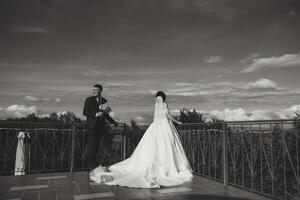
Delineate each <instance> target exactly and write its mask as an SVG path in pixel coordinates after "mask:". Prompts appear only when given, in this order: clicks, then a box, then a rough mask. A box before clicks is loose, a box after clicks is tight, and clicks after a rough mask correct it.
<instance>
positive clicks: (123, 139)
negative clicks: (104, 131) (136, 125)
mask: <svg viewBox="0 0 300 200" xmlns="http://www.w3.org/2000/svg"><path fill="white" fill-rule="evenodd" d="M126 131H127V126H126V124H124V129H123V134H122V141H123V155H122V156H123V160H125V159H126V144H127V141H126Z"/></svg>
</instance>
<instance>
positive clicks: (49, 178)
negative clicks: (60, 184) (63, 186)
mask: <svg viewBox="0 0 300 200" xmlns="http://www.w3.org/2000/svg"><path fill="white" fill-rule="evenodd" d="M65 178H67V175H60V176H41V177H36V180H52V179H65Z"/></svg>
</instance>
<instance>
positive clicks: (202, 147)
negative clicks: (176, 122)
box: [0, 120, 300, 199]
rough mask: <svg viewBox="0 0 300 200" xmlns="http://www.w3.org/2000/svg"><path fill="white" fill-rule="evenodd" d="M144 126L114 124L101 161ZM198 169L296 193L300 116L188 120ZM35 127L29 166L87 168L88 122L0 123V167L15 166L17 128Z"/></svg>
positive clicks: (187, 144) (183, 128)
mask: <svg viewBox="0 0 300 200" xmlns="http://www.w3.org/2000/svg"><path fill="white" fill-rule="evenodd" d="M145 129H146V127H145V128H144V129H142V130H141V129H139V130H135V131H138V133H133V132H134V131H133V130H130V131H128V129H127V126H126V125H125V124H121V125H120V126H119V127H118V128H117V129H110V131H111V132H113V134H111V136H112V138H111V140H112V143H111V144H112V145H111V149H110V150H107V149H100V151H99V154H98V155H99V156H98V161H99V163H102V164H103V163H104V164H112V163H114V162H118V161H120V160H123V159H125V158H127V157H128V156H129V155H130V154H131V152H132V151H133V150H134V149H135V146H136V145H137V143H138V141H139V139H140V138H141V137H142V135H143V131H145ZM177 129H178V132H179V135H180V138H181V140H182V144H183V146H184V149H185V151H186V154H187V157H188V159H189V161H190V164H191V166H192V168H193V171H194V173H195V174H197V175H201V176H205V177H208V178H210V179H214V180H216V181H219V182H222V183H223V184H224V185H228V184H230V185H234V186H237V187H240V188H243V189H246V190H250V191H254V192H257V193H260V194H263V195H266V196H269V197H272V198H275V199H295V198H297V197H296V196H297V195H299V192H300V176H299V175H300V153H299V151H300V140H299V139H300V138H299V136H300V121H299V120H270V121H240V122H215V123H195V124H183V125H180V126H178V127H177ZM19 131H24V132H29V133H30V138H28V141H27V142H25V144H27V145H25V149H26V151H25V152H29V153H28V154H27V156H26V159H27V161H26V162H27V165H26V166H27V169H25V170H27V172H29V173H33V172H36V171H42V172H45V171H58V170H63V171H73V170H82V169H86V168H87V155H86V153H87V148H88V147H87V134H86V129H85V127H84V126H83V125H82V124H71V125H70V124H49V123H20V122H15V123H13V122H12V123H10V124H9V123H8V124H2V123H0V144H1V146H0V168H1V169H0V172H1V173H2V174H3V173H12V172H13V171H14V159H15V150H16V145H17V137H16V136H17V133H18V132H19Z"/></svg>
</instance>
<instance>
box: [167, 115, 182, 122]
mask: <svg viewBox="0 0 300 200" xmlns="http://www.w3.org/2000/svg"><path fill="white" fill-rule="evenodd" d="M166 115H167V118H168V119H169V120H170V121H172V122H174V123H176V124H182V122H180V121H178V120H176V119H175V118H174V117H173V116H172V115H170V113H167V114H166Z"/></svg>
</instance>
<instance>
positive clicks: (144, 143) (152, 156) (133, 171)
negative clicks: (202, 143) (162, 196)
mask: <svg viewBox="0 0 300 200" xmlns="http://www.w3.org/2000/svg"><path fill="white" fill-rule="evenodd" d="M167 113H169V109H168V107H167V104H166V103H164V102H163V100H162V98H161V97H157V98H156V104H155V112H154V120H153V123H152V124H151V125H150V126H149V128H148V129H147V130H146V132H145V134H144V136H143V137H142V139H141V140H140V142H139V144H138V146H137V147H136V149H135V150H134V152H133V153H132V155H131V157H130V158H128V159H126V160H124V161H121V162H119V163H116V164H114V165H111V166H110V167H108V170H106V169H105V168H103V167H102V166H101V165H100V166H99V167H97V168H95V169H94V170H93V171H91V172H90V174H89V176H90V179H91V180H93V181H95V182H98V183H101V182H105V184H107V185H120V186H127V187H134V188H159V187H160V186H174V185H179V184H182V183H185V182H190V181H191V180H192V178H193V174H192V170H191V167H190V164H189V162H188V160H187V158H186V155H185V152H184V149H183V147H182V144H181V142H180V138H179V136H178V133H177V130H176V128H175V127H174V125H173V124H172V123H171V122H170V121H169V119H168V118H167Z"/></svg>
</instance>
